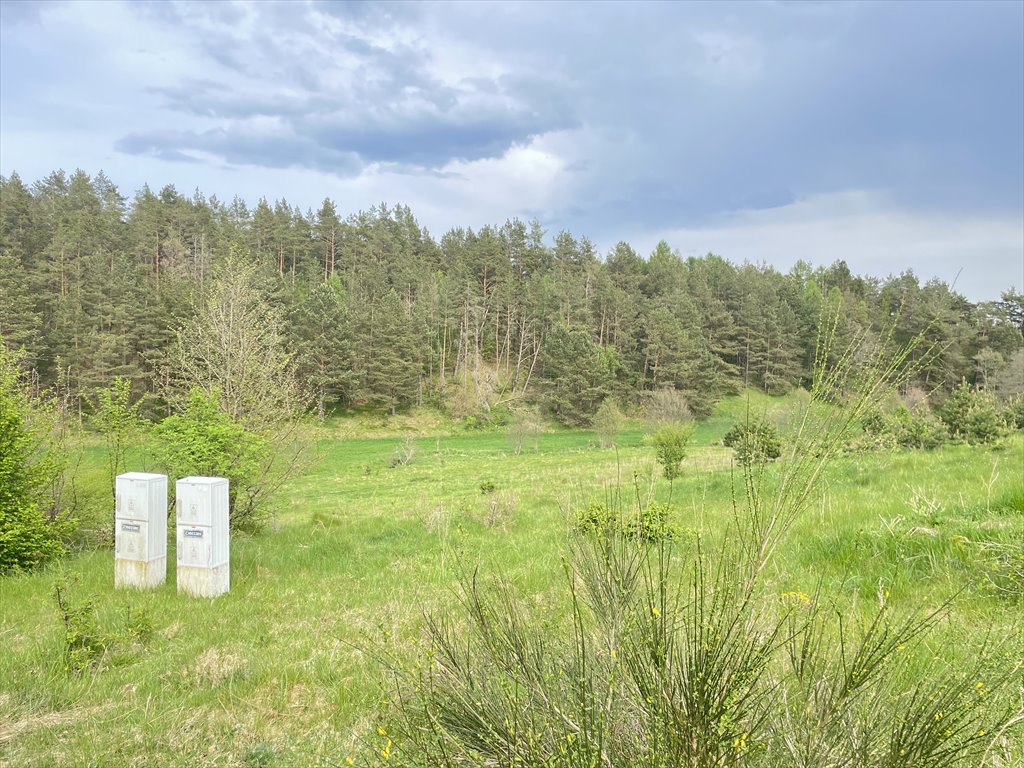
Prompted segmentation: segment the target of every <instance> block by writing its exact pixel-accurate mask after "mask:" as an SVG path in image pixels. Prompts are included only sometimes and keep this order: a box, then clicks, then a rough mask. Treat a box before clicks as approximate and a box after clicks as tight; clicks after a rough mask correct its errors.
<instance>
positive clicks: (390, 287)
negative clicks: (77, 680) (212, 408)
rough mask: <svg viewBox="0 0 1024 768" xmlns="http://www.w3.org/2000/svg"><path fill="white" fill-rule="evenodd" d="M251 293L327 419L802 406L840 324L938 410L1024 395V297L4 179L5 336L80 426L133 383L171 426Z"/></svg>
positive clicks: (525, 235) (405, 213)
mask: <svg viewBox="0 0 1024 768" xmlns="http://www.w3.org/2000/svg"><path fill="white" fill-rule="evenodd" d="M237 269H244V270H245V271H246V273H247V274H251V275H252V280H253V281H255V283H254V288H255V290H256V292H257V293H258V296H259V302H260V304H261V306H265V307H267V308H269V309H270V310H272V311H271V313H270V315H271V316H272V317H273V318H274V322H275V327H273V328H271V329H269V332H272V333H273V334H274V336H275V338H277V339H279V340H280V345H279V347H278V349H279V350H280V354H282V355H284V356H286V357H288V361H287V362H288V365H284V366H282V367H281V370H282V371H285V370H286V371H288V372H289V375H293V376H294V377H296V379H297V380H298V382H299V383H300V384H301V385H302V387H303V388H304V389H305V391H306V392H308V393H310V396H311V399H312V403H313V404H314V406H315V408H316V409H317V410H318V411H319V413H320V414H325V413H326V412H328V411H329V410H331V409H332V408H336V407H352V406H367V407H373V408H379V409H391V410H394V409H397V408H402V407H405V406H409V405H414V404H421V403H434V404H438V405H442V406H444V407H446V408H448V409H449V410H451V411H452V412H453V413H454V414H455V415H457V416H477V417H480V416H484V417H486V415H487V414H489V413H494V412H497V411H500V410H501V408H502V406H503V405H507V404H509V403H511V402H513V401H517V400H523V399H525V400H527V401H531V402H536V403H539V404H540V405H542V406H543V408H544V409H545V410H546V412H547V413H548V414H549V415H550V416H551V417H553V418H555V419H557V420H559V421H562V422H565V423H571V424H583V423H588V422H589V420H590V419H591V418H592V416H593V414H594V413H595V412H596V411H597V409H598V407H599V406H600V404H601V403H602V401H604V400H605V399H606V398H608V397H614V398H615V399H616V400H617V401H618V402H620V403H622V404H624V405H627V406H628V405H630V404H636V403H639V402H640V401H642V400H643V398H644V397H645V395H648V394H649V393H651V392H654V391H658V390H663V389H675V390H677V391H679V392H681V393H683V395H684V396H685V397H686V400H687V402H688V404H689V407H690V409H691V410H692V412H693V413H694V414H695V415H698V416H700V415H704V414H707V413H709V412H710V410H711V408H712V406H713V405H714V403H715V402H716V400H717V399H719V398H720V397H722V396H723V395H725V394H728V393H731V392H735V391H737V390H738V389H739V388H741V387H745V386H749V387H756V388H759V389H762V390H764V391H766V392H769V393H779V394H781V393H784V392H786V391H788V390H790V389H792V388H794V387H798V386H803V385H806V384H807V383H808V382H809V379H810V376H811V373H812V367H813V363H814V354H815V347H816V342H817V333H818V321H819V318H820V317H821V316H822V312H823V310H824V309H829V308H831V309H832V310H834V311H837V312H838V313H839V325H838V330H837V333H838V334H839V335H840V336H841V337H842V336H853V335H855V334H861V333H867V334H869V335H870V334H876V335H881V334H882V333H883V331H884V330H885V329H888V328H890V327H891V326H893V324H895V325H894V328H893V334H894V337H895V338H894V341H895V342H896V343H906V342H907V341H908V340H910V339H912V338H914V337H916V336H918V335H922V334H923V335H924V337H925V339H926V341H927V342H930V343H931V344H930V348H931V349H932V350H933V353H932V354H930V355H929V357H928V359H927V360H925V361H923V362H922V365H921V366H920V371H919V374H918V381H917V382H915V383H916V384H918V385H920V386H921V387H923V388H924V389H925V390H927V391H929V392H934V393H935V396H936V397H938V398H940V399H941V398H942V396H943V394H944V393H949V392H951V391H953V390H954V388H956V387H957V386H958V385H960V384H961V383H962V382H964V381H966V382H968V383H969V384H971V385H974V386H976V387H979V388H989V389H992V390H994V391H998V392H1005V393H1008V395H1015V394H1018V393H1019V390H1020V389H1022V388H1024V384H1021V385H1020V386H1017V384H1018V380H1019V379H1021V378H1022V377H1024V352H1022V349H1024V341H1022V338H1024V337H1022V331H1024V295H1022V294H1021V293H1017V292H1014V291H1013V290H1012V289H1009V286H1008V289H1009V290H1007V291H1006V292H1004V293H1003V294H1002V296H1001V300H998V301H987V302H980V303H972V302H970V301H967V300H966V299H965V298H964V297H963V296H961V295H959V294H958V293H956V292H955V290H953V289H952V288H951V287H950V286H949V285H947V284H946V283H944V282H942V281H940V280H929V281H927V282H924V283H922V282H921V281H920V280H919V279H918V277H917V276H915V275H914V274H913V273H912V272H909V271H906V272H903V273H901V274H899V275H895V276H889V277H886V278H878V277H867V276H858V275H854V274H853V273H851V271H850V269H849V268H848V267H847V265H846V264H845V263H844V262H842V261H837V262H835V263H833V264H832V265H830V266H827V267H825V266H822V267H817V268H814V267H811V266H810V265H808V264H806V263H803V262H800V263H798V264H797V265H796V266H795V267H794V268H793V269H792V270H790V271H789V272H788V273H785V274H783V273H780V272H779V271H777V270H776V269H774V268H772V267H770V266H767V265H763V264H761V265H756V264H749V263H744V264H732V263H730V262H729V261H727V260H725V259H723V258H721V257H719V256H715V255H713V254H708V255H706V256H703V257H699V258H695V257H690V258H682V257H681V256H680V255H679V254H678V253H677V252H676V251H673V250H672V248H671V247H670V246H669V244H667V243H665V242H661V243H659V244H658V245H657V247H656V248H655V249H654V250H653V252H651V253H650V254H648V255H646V257H645V256H643V255H641V254H639V253H637V252H636V251H635V250H634V249H633V248H632V247H631V246H630V245H629V244H628V243H626V242H620V243H618V244H617V245H616V246H615V247H614V248H612V249H611V250H610V251H609V252H608V253H605V254H600V253H598V251H597V249H596V248H595V246H594V244H593V243H592V242H591V241H590V240H588V239H587V238H586V237H585V236H577V235H574V234H572V233H570V232H567V231H562V232H559V233H557V234H556V235H555V236H554V237H553V238H551V237H550V236H549V233H547V232H545V231H544V230H543V229H542V227H541V226H540V224H539V223H538V222H537V221H532V222H523V221H520V220H518V219H512V220H509V221H506V222H505V223H504V224H502V225H500V226H485V227H482V228H480V229H477V230H473V229H471V228H462V227H459V228H455V229H452V230H450V231H448V232H446V233H445V234H444V235H442V236H441V237H440V238H439V239H435V238H434V237H433V236H432V235H431V234H430V233H429V232H428V231H427V230H426V229H425V228H424V227H422V226H421V225H420V224H419V223H418V222H417V221H416V219H415V217H414V215H413V213H412V211H411V210H410V209H409V208H408V207H406V206H402V205H398V206H388V205H379V206H375V207H373V208H371V209H370V210H368V211H361V212H358V213H353V214H350V215H347V216H344V215H343V214H342V213H339V210H338V207H337V205H336V204H335V203H334V202H332V201H331V200H329V199H327V200H324V202H323V204H322V205H321V206H320V208H319V209H318V210H316V211H314V210H307V211H305V212H303V211H301V210H300V209H299V208H297V207H295V206H292V205H290V204H289V203H288V202H287V201H286V200H278V201H276V202H274V203H273V204H271V203H270V202H269V201H268V200H266V199H261V200H260V201H259V202H258V204H257V205H256V206H255V208H252V209H250V208H249V207H248V206H247V205H246V203H245V202H244V201H243V200H241V199H239V198H238V197H236V198H234V199H233V200H231V201H230V202H225V201H221V200H219V199H217V198H216V197H205V196H204V195H202V194H201V193H200V192H198V191H197V192H196V193H195V194H193V195H192V196H191V197H188V196H185V195H182V194H181V193H179V192H178V191H177V190H176V189H175V188H174V187H173V186H167V187H164V188H163V189H161V190H160V191H159V192H153V191H152V190H151V189H150V188H149V187H143V189H142V190H140V191H139V192H137V193H136V194H135V195H134V196H133V197H132V198H131V199H130V200H129V199H128V198H126V197H125V196H124V195H122V194H121V192H120V191H119V190H118V189H117V187H116V186H115V185H114V184H113V183H112V182H111V181H110V179H108V178H107V177H106V176H105V175H104V174H103V173H102V172H101V173H98V174H96V175H95V176H90V175H88V174H87V173H85V172H84V171H81V170H78V171H75V172H74V173H72V174H70V175H69V174H66V173H64V172H63V171H56V172H54V173H51V174H50V175H49V176H47V177H46V178H44V179H42V180H39V181H37V182H35V183H33V184H31V185H27V184H26V183H25V182H23V181H22V179H21V178H20V177H19V176H18V175H17V174H16V173H14V174H12V175H11V176H10V177H9V178H4V177H0V336H2V338H3V340H4V344H5V345H7V346H8V347H9V348H11V349H18V350H20V359H21V360H22V364H23V365H26V366H28V368H29V369H30V372H31V379H32V382H33V385H34V386H36V387H38V388H39V389H40V390H43V389H45V390H49V391H51V392H54V393H56V394H57V395H58V396H59V397H60V398H62V399H63V400H64V401H65V403H66V404H68V405H69V407H71V408H77V409H78V410H79V412H81V410H83V409H89V407H90V402H91V400H90V398H91V397H93V393H95V391H96V390H97V389H98V388H102V387H108V386H110V385H111V383H112V382H114V381H115V380H117V379H127V380H129V381H130V382H131V386H132V388H133V391H134V392H135V393H136V394H137V395H143V394H148V395H150V396H151V397H150V398H148V400H147V403H148V405H147V407H148V408H149V409H150V410H151V411H152V413H151V415H152V416H158V415H165V413H166V411H167V409H168V407H169V406H168V400H167V392H168V385H169V383H170V382H171V381H172V380H173V379H174V377H175V375H176V372H175V367H176V365H178V362H177V361H176V360H175V359H173V358H172V354H171V351H172V350H174V349H175V348H176V346H177V347H178V348H179V351H180V344H181V343H182V341H183V340H182V339H181V337H180V331H181V329H182V328H183V327H187V326H188V324H189V322H190V321H191V320H193V319H194V318H195V317H196V315H197V313H199V312H202V311H206V309H205V308H208V297H209V296H210V295H211V291H215V290H216V289H217V284H218V281H221V280H223V277H224V275H225V270H237ZM198 338H202V337H201V336H200V337H198ZM184 341H186V342H187V339H185V340H184ZM161 409H163V411H161Z"/></svg>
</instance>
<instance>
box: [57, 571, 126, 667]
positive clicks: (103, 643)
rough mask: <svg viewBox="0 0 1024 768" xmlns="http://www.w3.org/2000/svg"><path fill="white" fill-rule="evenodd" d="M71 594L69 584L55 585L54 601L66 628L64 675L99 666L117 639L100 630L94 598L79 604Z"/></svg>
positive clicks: (64, 636)
mask: <svg viewBox="0 0 1024 768" xmlns="http://www.w3.org/2000/svg"><path fill="white" fill-rule="evenodd" d="M70 591H71V586H70V582H69V581H68V580H67V579H62V580H60V581H58V582H57V583H56V584H54V587H53V598H54V600H55V601H56V603H57V609H58V610H59V612H60V617H61V621H62V622H63V625H64V635H63V654H62V658H63V666H64V671H65V672H71V673H81V672H85V671H86V670H88V669H90V668H91V667H93V666H95V665H96V664H98V663H99V661H100V659H102V658H103V655H104V654H105V653H106V651H107V648H108V647H109V646H110V645H111V644H112V643H113V641H114V638H113V637H111V636H110V635H109V634H108V633H106V632H103V631H102V630H100V628H99V625H98V623H97V619H96V601H95V600H94V599H92V598H89V599H86V600H82V601H77V600H75V599H74V598H73V597H72V596H71V595H70Z"/></svg>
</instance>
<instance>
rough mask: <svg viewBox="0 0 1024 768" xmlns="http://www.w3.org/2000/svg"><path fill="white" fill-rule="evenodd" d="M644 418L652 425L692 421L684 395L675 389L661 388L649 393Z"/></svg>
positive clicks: (691, 414)
mask: <svg viewBox="0 0 1024 768" xmlns="http://www.w3.org/2000/svg"><path fill="white" fill-rule="evenodd" d="M646 416H647V419H648V421H650V422H652V423H654V424H660V423H663V422H687V421H691V420H692V419H693V413H692V412H691V411H690V405H689V403H687V402H686V395H685V394H683V393H682V392H680V391H679V390H677V389H670V388H662V389H656V390H654V391H653V392H651V394H650V396H649V397H648V399H647V409H646Z"/></svg>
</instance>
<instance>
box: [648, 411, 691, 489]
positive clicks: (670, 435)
mask: <svg viewBox="0 0 1024 768" xmlns="http://www.w3.org/2000/svg"><path fill="white" fill-rule="evenodd" d="M692 435H693V426H692V425H690V424H665V425H663V426H661V427H660V428H659V429H658V430H657V431H655V432H652V433H651V434H649V435H648V436H647V443H648V444H649V445H651V446H653V447H654V452H655V454H656V455H657V458H658V463H659V464H661V469H662V473H663V474H664V475H665V479H666V480H668V481H669V482H672V481H673V480H675V479H676V478H677V477H680V476H682V474H683V459H685V458H686V449H687V445H688V444H689V442H690V437H692Z"/></svg>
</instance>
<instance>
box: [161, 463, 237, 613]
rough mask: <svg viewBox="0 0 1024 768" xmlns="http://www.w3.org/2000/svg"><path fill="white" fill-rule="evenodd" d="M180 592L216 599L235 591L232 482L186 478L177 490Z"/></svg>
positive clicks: (213, 478)
mask: <svg viewBox="0 0 1024 768" xmlns="http://www.w3.org/2000/svg"><path fill="white" fill-rule="evenodd" d="M175 491H176V494H175V495H176V497H177V518H178V535H177V543H178V592H184V593H186V594H189V595H194V596H196V597H216V596H217V595H222V594H224V593H225V592H227V591H228V589H230V587H231V573H230V539H229V532H228V504H229V501H228V499H229V493H228V481H227V479H226V478H223V477H183V478H182V479H181V480H179V481H178V482H177V484H176V486H175Z"/></svg>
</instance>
